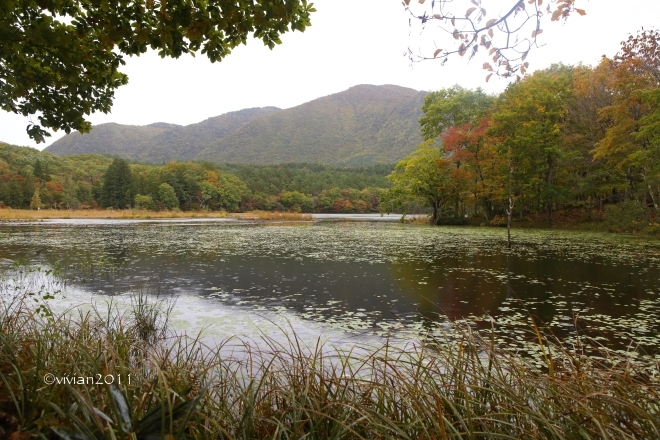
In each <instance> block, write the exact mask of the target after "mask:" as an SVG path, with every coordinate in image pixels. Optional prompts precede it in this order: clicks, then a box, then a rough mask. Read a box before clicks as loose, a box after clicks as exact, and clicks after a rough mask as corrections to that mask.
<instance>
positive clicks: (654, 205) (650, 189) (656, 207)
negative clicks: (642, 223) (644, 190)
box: [649, 184, 658, 211]
mask: <svg viewBox="0 0 660 440" xmlns="http://www.w3.org/2000/svg"><path fill="white" fill-rule="evenodd" d="M649 194H651V201H652V202H653V207H654V208H655V210H656V211H657V210H658V202H656V200H655V195H654V194H653V188H651V184H649Z"/></svg>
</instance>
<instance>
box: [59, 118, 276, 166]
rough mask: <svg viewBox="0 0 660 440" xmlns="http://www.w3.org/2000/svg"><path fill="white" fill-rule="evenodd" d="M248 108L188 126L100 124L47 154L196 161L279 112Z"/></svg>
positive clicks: (62, 141) (66, 139)
mask: <svg viewBox="0 0 660 440" xmlns="http://www.w3.org/2000/svg"><path fill="white" fill-rule="evenodd" d="M279 110H280V109H278V108H277V107H264V108H248V109H243V110H239V111H235V112H230V113H225V114H224V115H220V116H216V117H213V118H209V119H206V120H204V121H202V122H199V123H197V124H191V125H186V126H181V125H175V124H167V123H164V122H157V123H155V124H150V125H145V126H138V125H122V124H115V123H108V124H100V125H97V126H95V127H93V128H92V130H91V131H90V132H89V133H88V134H81V133H80V132H75V133H71V134H68V135H66V136H64V137H63V138H61V139H59V140H57V141H55V142H53V143H52V144H51V145H50V146H48V147H47V148H46V151H48V152H50V153H53V154H59V155H68V154H85V153H105V154H113V155H117V156H121V157H125V158H127V159H132V160H138V161H144V162H164V161H168V160H194V159H196V158H197V157H196V155H197V154H198V153H199V151H201V150H202V149H203V148H204V147H206V146H207V145H209V144H210V143H212V142H213V141H216V140H218V139H220V138H222V137H223V136H227V135H228V134H229V133H231V132H233V131H235V130H236V129H238V128H240V127H242V126H243V125H244V124H246V123H247V122H248V121H250V120H251V119H253V118H255V117H257V116H262V115H265V114H268V113H272V112H276V111H279Z"/></svg>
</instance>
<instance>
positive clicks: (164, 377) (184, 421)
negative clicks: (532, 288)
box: [0, 297, 660, 440]
mask: <svg viewBox="0 0 660 440" xmlns="http://www.w3.org/2000/svg"><path fill="white" fill-rule="evenodd" d="M166 315H167V310H166V308H165V309H164V308H159V307H158V305H156V304H154V303H149V302H148V299H147V298H145V297H142V298H137V299H135V300H134V301H133V307H132V309H130V308H129V310H128V311H127V312H121V311H120V310H119V309H118V308H116V307H114V306H112V305H110V306H108V307H107V309H103V310H99V309H94V310H93V311H92V312H89V313H82V312H77V313H76V312H75V311H73V312H71V313H69V314H66V315H65V314H63V315H53V314H50V313H44V310H43V309H39V311H35V308H34V307H33V306H32V305H31V304H30V302H29V301H26V300H25V299H24V298H16V297H14V298H13V299H12V298H5V299H4V302H3V308H2V310H1V311H0V428H1V429H2V430H3V431H4V433H2V432H0V437H3V436H5V437H6V438H12V439H27V438H28V437H38V438H42V439H45V438H65V439H67V440H83V439H92V438H104V439H113V440H114V439H131V440H138V439H140V440H141V439H144V440H147V439H151V438H168V439H170V438H176V439H179V438H195V439H211V438H213V439H233V438H241V439H267V438H268V439H299V438H307V439H360V438H364V439H385V438H402V439H420V438H424V439H427V438H428V439H449V438H474V439H486V438H488V439H490V438H556V439H563V438H612V439H622V438H649V439H651V438H660V399H659V396H658V394H659V392H660V384H659V383H658V378H657V376H656V377H653V376H649V375H648V374H642V373H639V372H637V371H635V370H633V369H632V367H630V366H629V365H628V364H627V363H626V361H625V358H623V357H622V359H621V363H619V364H618V366H617V367H616V368H614V367H605V366H602V365H599V364H597V363H594V362H591V361H589V360H588V359H582V358H575V357H573V358H571V359H572V360H571V361H570V362H568V363H567V364H565V366H564V368H563V369H562V370H561V372H559V371H554V370H553V369H552V368H550V370H549V371H550V372H549V373H539V372H538V370H536V369H533V368H530V367H529V366H528V365H527V363H526V361H525V359H524V358H522V357H518V356H517V355H511V354H507V353H506V352H503V351H499V350H497V349H496V348H495V347H494V346H493V344H492V343H491V342H490V341H488V340H483V339H480V338H479V337H477V336H475V335H472V334H470V333H465V334H464V337H463V338H462V339H461V340H458V341H457V342H456V343H455V344H451V345H444V346H437V345H436V346H434V344H432V343H429V344H427V345H410V344H409V345H406V346H401V345H397V344H393V343H387V342H386V343H384V344H383V345H382V346H381V347H379V348H371V349H362V350H342V349H334V348H332V347H329V346H324V345H323V344H321V343H320V342H319V343H318V344H316V345H315V346H311V347H309V346H305V345H304V344H303V343H302V341H301V340H299V338H297V337H296V335H295V334H294V333H287V332H284V334H283V336H285V337H283V338H282V339H273V338H268V337H262V338H261V339H260V340H259V341H258V343H255V342H248V341H240V340H237V339H235V340H229V341H226V342H224V343H223V344H222V346H220V347H207V346H205V345H204V344H203V343H202V341H201V340H200V339H199V338H198V339H195V338H192V339H191V338H188V337H184V336H177V335H174V334H173V333H172V332H171V331H168V330H167V328H166V327H165V326H166V318H167V316H166ZM554 348H555V351H557V350H559V349H560V348H561V347H554ZM232 350H233V351H232ZM232 352H233V353H234V354H227V353H232ZM550 365H552V363H551V361H549V366H550ZM48 373H50V374H52V375H53V376H54V377H64V376H67V375H68V376H69V377H72V376H82V377H90V376H91V377H97V376H96V375H101V377H104V378H105V377H106V376H107V375H109V374H111V375H114V377H115V383H114V384H113V385H107V384H101V385H97V384H87V383H86V384H73V385H72V384H69V385H57V384H53V385H46V384H45V383H44V376H45V375H46V374H48ZM129 374H130V375H131V380H130V383H128V379H127V378H128V375H129ZM119 375H121V377H123V381H122V383H121V384H118V383H117V380H116V378H117V377H119Z"/></svg>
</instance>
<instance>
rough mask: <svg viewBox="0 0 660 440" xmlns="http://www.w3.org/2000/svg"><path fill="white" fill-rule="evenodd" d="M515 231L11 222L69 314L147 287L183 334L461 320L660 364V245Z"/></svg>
mask: <svg viewBox="0 0 660 440" xmlns="http://www.w3.org/2000/svg"><path fill="white" fill-rule="evenodd" d="M513 234H514V235H513V236H514V247H513V249H512V250H507V248H506V231H505V230H504V229H497V228H463V227H430V226H421V225H405V224H400V223H398V222H391V221H390V222H386V221H377V222H364V221H360V222H346V221H332V220H326V221H314V222H299V223H295V222H292V223H277V222H253V223H250V222H239V221H226V220H222V221H209V220H208V219H204V221H96V222H90V221H86V220H80V221H56V222H42V223H38V224H20V223H14V224H3V225H0V268H2V269H3V270H4V273H5V274H10V273H11V271H12V270H13V269H12V268H16V267H22V266H29V267H33V268H34V267H41V268H42V269H45V268H54V267H56V268H60V273H61V276H62V277H63V278H64V279H66V282H67V284H68V288H67V291H69V292H75V294H74V293H70V294H69V299H68V301H69V303H68V304H70V301H71V295H92V294H93V295H96V296H97V297H103V296H106V295H118V294H123V293H126V292H129V291H135V290H136V289H142V290H145V291H147V292H152V293H153V292H158V293H159V294H161V295H174V296H176V297H178V298H179V301H178V304H179V305H178V306H177V307H178V309H176V310H175V314H174V320H175V321H176V319H180V326H183V327H186V326H188V327H190V328H195V327H197V328H201V327H204V326H209V325H210V324H212V325H215V326H216V327H218V328H224V329H225V331H227V332H229V333H225V334H231V332H236V333H240V332H242V331H244V330H245V328H246V326H247V324H246V321H245V320H244V318H243V317H245V316H252V317H261V318H255V319H266V320H268V319H270V318H269V317H270V316H274V315H279V316H285V317H287V319H289V322H294V323H295V327H294V328H295V329H296V331H299V330H301V329H303V331H307V330H308V329H318V328H325V329H328V328H330V329H333V330H334V331H336V332H338V333H341V334H345V335H352V337H355V338H374V337H376V338H377V337H384V336H394V337H406V338H408V337H415V335H419V334H420V333H423V332H432V333H434V334H435V336H436V337H438V338H440V339H442V337H444V336H443V331H444V330H443V329H445V330H446V329H447V323H449V322H450V321H453V322H456V321H458V322H459V323H465V324H466V325H470V326H471V327H472V328H473V329H474V330H480V331H490V330H489V329H491V327H492V328H494V331H495V336H494V339H495V341H496V343H497V344H499V345H502V346H503V347H506V348H508V349H511V350H523V351H526V352H529V353H530V354H531V355H534V354H535V353H536V354H538V350H539V349H538V344H537V342H536V340H535V336H534V335H533V334H532V333H530V329H532V328H533V326H532V320H534V322H535V323H536V324H537V325H539V326H544V327H545V328H546V329H547V330H549V331H551V332H552V333H553V334H554V335H556V336H557V337H559V338H561V339H562V340H564V341H565V342H568V343H571V342H575V343H577V342H578V338H584V339H581V340H580V342H581V343H584V344H585V346H588V347H589V348H590V349H591V350H593V352H594V355H598V353H602V352H603V351H607V350H616V351H619V352H624V351H627V352H631V353H632V352H633V351H638V352H639V353H637V354H634V355H635V356H641V357H645V358H647V359H650V358H654V357H655V358H660V355H659V353H660V350H658V348H659V347H660V340H659V339H658V334H660V244H659V243H658V242H657V241H655V242H653V241H648V242H645V241H640V240H638V239H635V238H631V237H619V236H613V235H605V234H591V233H573V232H566V231H541V230H515V231H514V232H513ZM5 276H6V277H8V276H10V275H5ZM54 301H57V299H56V300H54ZM182 310H183V311H182ZM177 313H178V315H177ZM195 316H196V317H197V321H196V322H195V323H194V324H190V323H191V319H192V320H194V319H195ZM183 317H186V319H185V320H183ZM191 317H192V318H191ZM184 322H185V323H184ZM253 322H254V321H253ZM259 327H260V326H259V324H257V325H253V326H252V328H253V330H254V329H258V328H259ZM601 345H602V346H601Z"/></svg>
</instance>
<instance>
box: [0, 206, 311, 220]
mask: <svg viewBox="0 0 660 440" xmlns="http://www.w3.org/2000/svg"><path fill="white" fill-rule="evenodd" d="M228 217H233V218H239V219H243V220H311V218H312V217H311V215H309V214H299V213H295V212H267V211H252V212H245V213H231V214H230V213H227V212H225V211H146V210H142V209H124V210H112V209H66V210H64V209H62V210H60V209H40V210H34V209H0V221H34V220H43V219H138V220H150V219H168V218H228Z"/></svg>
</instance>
